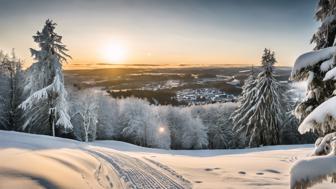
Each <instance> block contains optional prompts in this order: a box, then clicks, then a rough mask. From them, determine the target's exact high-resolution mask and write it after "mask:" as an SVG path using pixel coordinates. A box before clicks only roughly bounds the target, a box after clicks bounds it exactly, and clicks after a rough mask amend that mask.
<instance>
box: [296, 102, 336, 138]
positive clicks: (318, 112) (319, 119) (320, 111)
mask: <svg viewBox="0 0 336 189" xmlns="http://www.w3.org/2000/svg"><path fill="white" fill-rule="evenodd" d="M335 106H336V97H332V98H330V99H328V100H327V101H325V102H323V103H322V104H320V105H319V106H318V107H317V108H315V109H314V110H313V111H312V112H311V113H310V114H309V115H308V116H307V117H306V118H305V119H304V120H303V122H302V123H301V124H300V126H299V132H300V133H301V134H303V133H306V132H309V131H310V130H313V129H314V125H315V123H323V122H324V120H325V119H326V118H327V116H331V117H333V118H335V117H336V110H335Z"/></svg>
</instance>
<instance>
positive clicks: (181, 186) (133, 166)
mask: <svg viewBox="0 0 336 189" xmlns="http://www.w3.org/2000/svg"><path fill="white" fill-rule="evenodd" d="M89 153H90V154H92V155H93V156H95V157H96V158H101V159H103V160H105V161H107V162H108V163H109V164H110V165H111V166H112V167H113V169H114V170H115V171H116V172H117V174H118V175H119V176H120V178H122V179H123V180H124V182H125V183H127V185H128V186H129V187H130V188H134V189H138V188H139V189H140V188H141V189H159V188H162V189H185V188H191V186H190V182H189V181H187V180H185V179H182V177H177V175H176V174H175V175H170V174H171V172H167V170H165V169H162V168H161V167H157V168H158V169H160V170H158V169H156V168H154V167H152V166H150V165H149V164H147V163H145V162H144V161H142V160H140V159H138V158H134V157H130V156H127V155H124V154H120V153H115V152H108V151H105V150H99V149H94V150H93V149H90V150H89Z"/></svg>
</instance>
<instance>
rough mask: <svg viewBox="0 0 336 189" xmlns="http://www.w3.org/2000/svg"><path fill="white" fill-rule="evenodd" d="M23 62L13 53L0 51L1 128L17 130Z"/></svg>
mask: <svg viewBox="0 0 336 189" xmlns="http://www.w3.org/2000/svg"><path fill="white" fill-rule="evenodd" d="M21 65H22V62H21V61H20V60H19V59H17V58H16V55H15V52H14V49H13V50H12V53H11V55H7V54H4V53H3V52H0V77H1V79H0V91H1V92H0V106H1V108H0V112H1V113H0V114H1V115H0V128H3V129H9V130H15V129H16V125H17V122H18V120H19V117H20V116H19V111H18V109H17V107H18V105H19V104H20V100H21V92H22V90H21V88H22V84H23V83H22V82H21V81H22V80H23V71H22V68H21Z"/></svg>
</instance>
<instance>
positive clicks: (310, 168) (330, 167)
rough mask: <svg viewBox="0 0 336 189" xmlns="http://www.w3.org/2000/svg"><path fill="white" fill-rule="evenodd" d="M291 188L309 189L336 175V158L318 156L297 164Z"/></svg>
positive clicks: (291, 178) (291, 179)
mask: <svg viewBox="0 0 336 189" xmlns="http://www.w3.org/2000/svg"><path fill="white" fill-rule="evenodd" d="M290 172H291V177H290V188H307V187H310V186H313V185H315V184H316V183H320V182H322V181H323V180H327V178H328V176H331V175H332V174H335V173H336V156H335V155H334V154H332V155H328V156H317V157H311V158H309V159H304V160H301V161H298V162H296V163H295V164H294V165H293V167H292V169H291V171H290Z"/></svg>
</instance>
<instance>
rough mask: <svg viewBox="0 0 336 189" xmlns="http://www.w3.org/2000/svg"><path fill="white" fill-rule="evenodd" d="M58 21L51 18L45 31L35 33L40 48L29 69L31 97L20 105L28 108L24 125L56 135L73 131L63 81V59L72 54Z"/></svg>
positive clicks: (28, 129)
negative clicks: (68, 51) (59, 28)
mask: <svg viewBox="0 0 336 189" xmlns="http://www.w3.org/2000/svg"><path fill="white" fill-rule="evenodd" d="M55 26H56V24H55V23H54V22H53V21H51V20H47V21H46V22H45V26H44V27H43V29H42V31H41V32H39V31H38V32H37V34H36V35H35V36H33V39H34V41H35V42H36V43H37V44H38V45H39V47H40V49H39V50H35V49H30V51H31V54H32V56H33V57H34V58H35V59H36V61H37V62H35V63H34V64H33V65H32V66H31V67H30V68H29V70H28V73H27V81H26V82H27V84H26V86H25V90H24V92H25V93H26V95H27V96H28V98H27V99H26V100H25V101H23V102H22V103H21V105H20V107H21V108H22V109H23V110H24V111H25V112H24V116H25V118H26V122H25V124H24V125H23V129H24V130H27V131H29V132H33V133H41V134H49V135H53V136H55V135H56V128H58V130H57V131H58V133H63V132H67V131H70V130H71V129H72V125H71V122H70V116H69V114H68V103H67V100H66V96H67V92H66V90H65V88H64V84H63V73H62V63H64V62H66V59H67V58H71V57H70V56H69V55H68V54H67V53H66V51H67V48H66V47H65V45H63V44H62V41H61V40H62V36H60V35H58V34H56V33H55V31H54V30H55Z"/></svg>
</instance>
